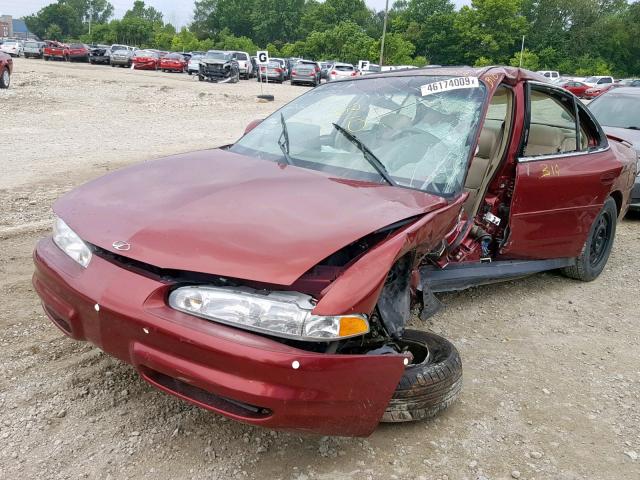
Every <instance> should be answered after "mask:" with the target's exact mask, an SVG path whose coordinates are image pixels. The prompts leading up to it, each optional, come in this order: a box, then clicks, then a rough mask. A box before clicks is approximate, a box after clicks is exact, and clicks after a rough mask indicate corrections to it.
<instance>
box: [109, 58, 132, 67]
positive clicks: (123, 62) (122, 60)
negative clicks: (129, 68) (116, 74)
mask: <svg viewBox="0 0 640 480" xmlns="http://www.w3.org/2000/svg"><path fill="white" fill-rule="evenodd" d="M111 65H131V59H130V58H114V57H111Z"/></svg>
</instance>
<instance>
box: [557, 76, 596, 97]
mask: <svg viewBox="0 0 640 480" xmlns="http://www.w3.org/2000/svg"><path fill="white" fill-rule="evenodd" d="M561 86H562V88H564V89H565V90H568V91H569V92H571V93H573V94H574V95H575V96H576V97H578V98H582V97H583V96H584V92H586V91H587V90H588V89H590V88H591V87H590V86H589V85H587V84H586V83H582V82H577V81H574V80H569V81H568V82H564V83H563V84H562V85H561Z"/></svg>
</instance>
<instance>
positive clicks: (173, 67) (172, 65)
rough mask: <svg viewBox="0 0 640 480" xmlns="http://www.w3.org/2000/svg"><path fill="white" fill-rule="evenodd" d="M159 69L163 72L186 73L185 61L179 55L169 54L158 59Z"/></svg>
mask: <svg viewBox="0 0 640 480" xmlns="http://www.w3.org/2000/svg"><path fill="white" fill-rule="evenodd" d="M160 69H161V70H162V71H163V72H180V73H184V72H186V71H187V61H186V60H185V59H184V57H183V56H182V54H180V53H169V54H167V55H165V56H164V57H162V58H161V59H160Z"/></svg>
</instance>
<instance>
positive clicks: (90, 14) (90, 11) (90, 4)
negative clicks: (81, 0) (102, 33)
mask: <svg viewBox="0 0 640 480" xmlns="http://www.w3.org/2000/svg"><path fill="white" fill-rule="evenodd" d="M92 19H93V1H92V0H89V38H91V20H92ZM92 43H93V42H92Z"/></svg>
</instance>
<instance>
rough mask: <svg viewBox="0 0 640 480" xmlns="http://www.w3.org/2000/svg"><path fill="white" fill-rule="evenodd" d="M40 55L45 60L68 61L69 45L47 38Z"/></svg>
mask: <svg viewBox="0 0 640 480" xmlns="http://www.w3.org/2000/svg"><path fill="white" fill-rule="evenodd" d="M42 56H43V57H44V59H45V60H65V61H69V47H68V46H67V45H65V44H64V43H60V42H56V41H53V40H47V41H46V45H45V47H44V50H43V53H42Z"/></svg>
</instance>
